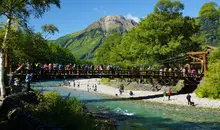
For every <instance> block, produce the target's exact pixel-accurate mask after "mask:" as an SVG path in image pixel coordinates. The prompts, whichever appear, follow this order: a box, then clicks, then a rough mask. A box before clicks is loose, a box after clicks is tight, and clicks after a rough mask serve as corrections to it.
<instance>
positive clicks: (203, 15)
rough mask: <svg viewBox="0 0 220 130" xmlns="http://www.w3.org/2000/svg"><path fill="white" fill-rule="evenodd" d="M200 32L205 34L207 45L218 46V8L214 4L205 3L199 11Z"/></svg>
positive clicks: (219, 41) (219, 19) (219, 8)
mask: <svg viewBox="0 0 220 130" xmlns="http://www.w3.org/2000/svg"><path fill="white" fill-rule="evenodd" d="M199 17H200V18H199V19H200V25H201V28H200V32H201V34H205V36H206V41H207V42H208V44H209V45H213V46H219V45H220V36H219V34H220V32H219V30H220V26H219V25H220V7H219V5H218V4H217V3H215V2H208V3H205V4H204V5H203V6H202V7H201V9H200V11H199Z"/></svg>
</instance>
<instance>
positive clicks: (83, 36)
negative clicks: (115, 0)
mask: <svg viewBox="0 0 220 130" xmlns="http://www.w3.org/2000/svg"><path fill="white" fill-rule="evenodd" d="M136 25H137V23H136V22H135V21H133V20H130V19H126V18H125V17H123V16H121V15H116V16H104V17H101V18H100V19H99V20H97V21H96V22H94V23H92V24H90V25H89V26H88V27H87V28H85V29H83V30H80V31H77V32H74V33H70V34H67V35H65V36H62V37H60V38H58V39H57V40H54V41H53V42H54V43H56V44H59V45H61V46H62V47H65V48H68V49H70V50H71V52H72V53H73V54H74V56H75V57H77V58H79V59H92V58H93V57H94V53H95V51H96V50H97V49H98V48H99V46H100V45H101V44H102V43H103V39H104V38H105V37H107V36H108V35H110V34H113V33H116V32H119V33H120V34H124V33H127V32H128V31H129V30H130V29H131V28H133V27H135V26H136Z"/></svg>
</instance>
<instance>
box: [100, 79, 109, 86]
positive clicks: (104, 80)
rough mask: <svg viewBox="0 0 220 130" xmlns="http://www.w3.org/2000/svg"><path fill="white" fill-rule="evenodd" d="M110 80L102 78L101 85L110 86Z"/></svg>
mask: <svg viewBox="0 0 220 130" xmlns="http://www.w3.org/2000/svg"><path fill="white" fill-rule="evenodd" d="M109 82H110V79H109V78H102V80H101V83H102V84H104V85H109Z"/></svg>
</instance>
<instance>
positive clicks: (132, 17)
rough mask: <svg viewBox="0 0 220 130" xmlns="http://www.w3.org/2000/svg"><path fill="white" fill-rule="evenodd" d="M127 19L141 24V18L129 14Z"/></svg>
mask: <svg viewBox="0 0 220 130" xmlns="http://www.w3.org/2000/svg"><path fill="white" fill-rule="evenodd" d="M125 18H126V19H132V20H134V21H135V22H137V23H139V22H140V18H138V17H135V16H133V15H131V14H130V13H129V14H127V15H126V16H125Z"/></svg>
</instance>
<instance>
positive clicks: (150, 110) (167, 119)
mask: <svg viewBox="0 0 220 130" xmlns="http://www.w3.org/2000/svg"><path fill="white" fill-rule="evenodd" d="M61 82H62V81H45V82H39V83H36V84H32V86H35V87H36V88H38V89H39V90H42V91H57V92H59V93H60V94H61V95H62V96H67V95H68V94H69V93H70V96H72V97H77V98H78V99H80V100H82V101H83V102H85V103H86V105H87V107H88V108H89V110H90V111H92V112H94V113H98V114H100V115H103V116H105V117H108V118H111V119H114V120H116V121H117V124H118V129H119V130H135V129H136V130H146V129H161V130H163V129H178V130H179V129H191V130H194V129H198V130H209V129H219V130H220V110H216V109H215V110H211V109H201V108H194V107H182V106H167V105H164V104H154V103H144V102H142V101H128V100H126V101H118V100H114V99H112V98H111V97H108V96H101V95H97V94H93V93H89V92H83V91H76V90H74V89H72V88H62V87H58V86H59V84H60V83H61ZM39 86H42V87H39Z"/></svg>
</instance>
